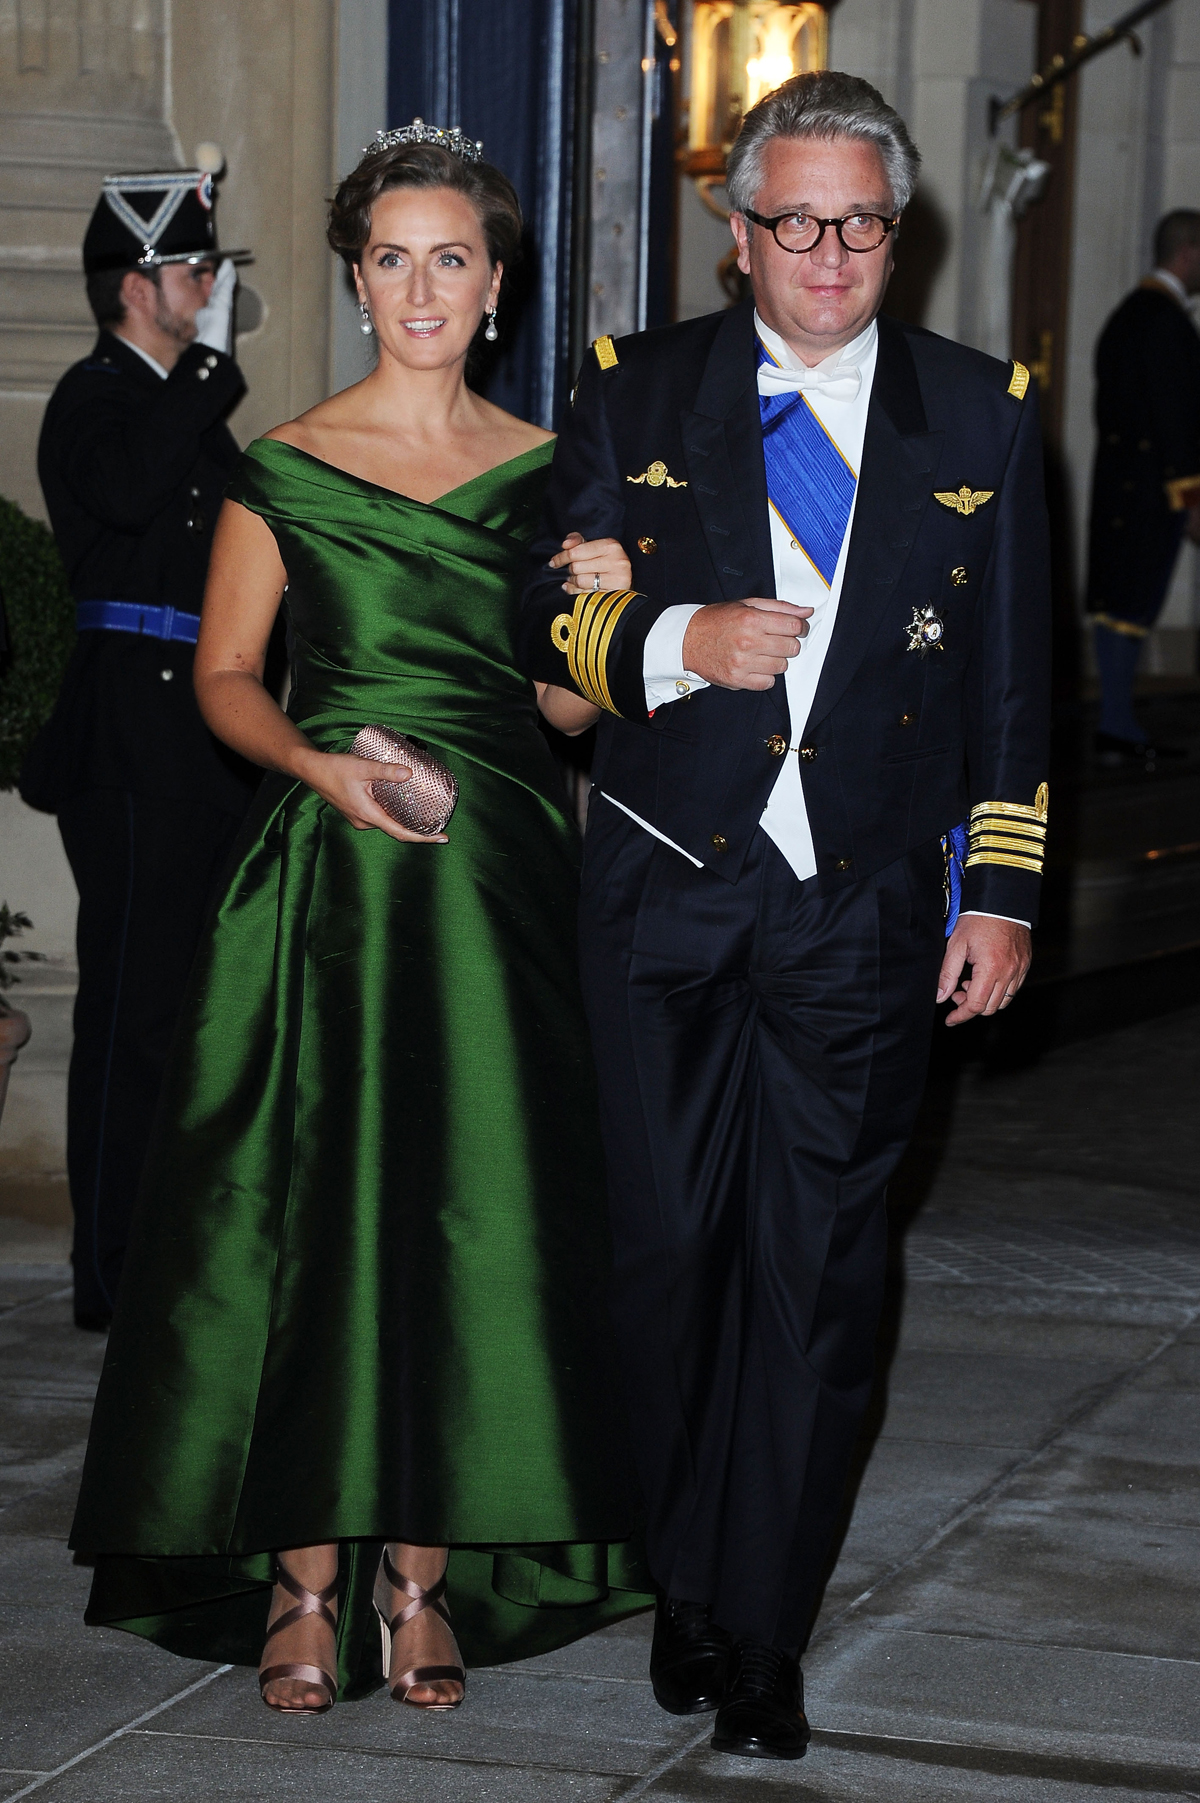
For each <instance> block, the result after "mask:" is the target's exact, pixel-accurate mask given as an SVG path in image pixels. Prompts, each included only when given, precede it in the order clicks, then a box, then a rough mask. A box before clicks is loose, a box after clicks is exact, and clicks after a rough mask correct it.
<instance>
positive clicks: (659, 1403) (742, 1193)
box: [580, 796, 945, 1649]
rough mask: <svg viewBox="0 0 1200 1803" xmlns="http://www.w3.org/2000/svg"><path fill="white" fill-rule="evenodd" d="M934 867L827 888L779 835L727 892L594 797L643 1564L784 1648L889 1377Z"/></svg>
mask: <svg viewBox="0 0 1200 1803" xmlns="http://www.w3.org/2000/svg"><path fill="white" fill-rule="evenodd" d="M942 879H943V860H942V854H941V849H940V846H939V845H938V844H936V843H935V844H933V845H930V846H927V847H922V848H921V849H920V850H918V851H915V852H912V853H910V854H909V855H908V856H907V857H905V858H903V859H901V860H900V861H898V862H897V863H895V864H893V865H891V866H890V867H889V868H888V869H886V870H884V871H882V872H880V874H879V875H877V876H875V877H873V878H870V879H868V880H867V881H865V882H862V883H859V884H856V885H855V886H854V887H853V888H849V889H842V890H839V891H838V892H837V893H836V894H834V895H830V896H825V897H822V896H819V895H818V894H817V885H816V881H815V879H814V880H812V881H809V882H804V883H801V882H799V881H797V879H796V877H795V875H794V874H793V872H792V871H791V869H790V868H789V866H788V865H787V863H786V862H785V861H784V859H783V857H782V856H781V854H780V853H779V852H778V850H777V849H776V847H775V846H774V844H773V843H772V841H771V840H770V839H768V838H767V836H766V834H765V833H762V832H760V833H759V834H758V835H757V836H756V840H755V843H754V847H753V849H752V851H751V854H750V857H749V859H748V861H747V864H746V868H745V870H744V872H743V874H742V877H741V880H740V881H739V882H738V883H737V884H736V885H733V886H731V885H730V884H728V883H726V882H724V881H722V879H721V878H719V877H717V876H715V875H714V874H713V873H712V872H710V871H708V870H697V869H696V868H695V867H694V866H693V865H691V864H690V863H689V862H688V861H687V860H686V859H684V858H683V857H681V856H680V855H679V853H678V852H675V851H672V850H671V849H670V848H668V847H667V846H664V845H662V844H661V843H660V842H658V841H657V840H655V839H654V838H652V837H651V835H650V834H648V833H646V832H644V831H643V830H642V829H641V828H640V827H638V826H637V825H636V824H634V822H632V821H630V820H629V819H628V818H627V817H626V816H625V815H624V814H622V813H621V812H620V811H619V810H618V809H617V808H615V807H613V806H612V804H611V803H609V802H607V801H605V800H603V799H601V798H600V797H598V796H597V797H595V799H594V801H593V805H592V809H591V816H590V819H589V824H588V836H587V840H586V849H585V858H584V883H583V904H582V913H581V922H580V931H581V956H582V969H583V981H584V996H585V1002H586V1005H587V1009H588V1017H589V1021H590V1024H591V1029H592V1035H593V1042H594V1047H595V1055H596V1063H597V1068H598V1073H599V1080H600V1092H601V1112H602V1124H603V1130H604V1140H605V1150H606V1155H607V1160H608V1167H609V1180H610V1198H611V1202H610V1206H611V1211H612V1231H613V1241H614V1286H613V1315H614V1320H615V1324H616V1329H617V1336H618V1342H619V1346H620V1350H621V1357H622V1360H623V1365H624V1374H625V1385H626V1391H627V1404H628V1409H629V1415H630V1419H631V1427H632V1434H633V1452H634V1459H635V1463H636V1465H637V1468H638V1473H639V1476H640V1479H641V1483H642V1488H643V1491H644V1494H645V1501H646V1508H647V1520H648V1555H649V1562H650V1569H651V1571H652V1572H653V1574H654V1576H655V1578H656V1580H657V1582H658V1583H659V1584H660V1585H661V1586H662V1587H663V1588H664V1589H666V1590H668V1591H669V1592H670V1593H671V1594H672V1595H674V1596H677V1597H682V1598H686V1599H689V1600H691V1601H694V1602H706V1603H711V1604H712V1605H713V1608H714V1613H715V1618H716V1620H717V1621H718V1622H719V1623H720V1624H721V1625H722V1626H724V1627H725V1628H727V1629H729V1630H730V1631H731V1632H732V1633H734V1634H738V1635H744V1636H746V1637H747V1638H749V1639H752V1640H756V1641H764V1642H768V1643H772V1644H774V1645H776V1646H780V1647H784V1648H789V1649H791V1648H794V1647H796V1646H798V1645H800V1644H801V1643H802V1641H803V1640H804V1638H805V1636H806V1634H807V1632H808V1629H809V1626H810V1624H811V1617H812V1613H813V1611H814V1609H815V1606H816V1603H817V1601H818V1598H819V1593H820V1583H821V1576H822V1569H823V1565H824V1562H825V1560H826V1558H827V1555H828V1552H829V1548H830V1544H831V1541H832V1536H833V1532H834V1529H835V1527H836V1524H837V1517H838V1512H839V1507H840V1504H841V1501H842V1496H843V1492H844V1489H845V1484H846V1477H847V1472H848V1468H849V1463H850V1458H851V1454H852V1452H853V1449H854V1443H855V1439H856V1437H857V1434H858V1431H859V1428H860V1426H861V1422H862V1417H863V1412H864V1409H865V1407H866V1403H867V1399H868V1395H869V1392H870V1386H871V1378H872V1371H873V1363H874V1342H875V1335H876V1329H877V1324H878V1319H879V1310H880V1304H881V1300H882V1292H883V1280H884V1266H885V1258H886V1222H885V1213H884V1192H885V1188H886V1185H887V1182H888V1178H889V1177H890V1175H891V1173H892V1171H893V1169H894V1168H895V1165H896V1163H897V1160H898V1159H899V1157H900V1154H901V1152H902V1151H903V1149H904V1146H905V1144H906V1142H907V1140H908V1137H909V1134H910V1133H911V1131H912V1124H913V1121H914V1118H915V1115H916V1111H917V1107H918V1104H919V1101H920V1097H921V1091H922V1088H923V1086H924V1082H925V1068H926V1064H927V1059H928V1049H929V1036H930V1029H931V1026H932V1021H933V1011H934V991H935V987H936V980H937V972H938V968H939V963H940V959H941V956H942V953H943V950H944V932H945V927H944V920H943V906H944V899H943V893H942Z"/></svg>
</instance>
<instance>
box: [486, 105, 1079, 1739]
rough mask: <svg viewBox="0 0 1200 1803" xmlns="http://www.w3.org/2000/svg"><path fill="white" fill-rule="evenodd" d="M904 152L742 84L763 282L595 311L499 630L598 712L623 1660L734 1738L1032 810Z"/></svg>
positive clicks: (794, 1566)
mask: <svg viewBox="0 0 1200 1803" xmlns="http://www.w3.org/2000/svg"><path fill="white" fill-rule="evenodd" d="M918 161H919V159H918V156H917V152H916V150H915V148H914V146H913V144H912V142H911V140H910V139H909V136H908V133H907V131H906V130H905V127H904V124H903V121H902V120H901V119H900V118H899V116H898V115H897V114H896V113H895V112H893V111H892V109H891V108H890V107H888V106H887V105H886V104H885V103H884V101H883V100H882V98H881V97H880V95H879V94H878V93H876V91H875V90H874V88H871V87H869V86H868V85H867V83H866V82H863V81H860V80H857V79H856V78H854V77H851V76H848V75H843V74H838V73H836V72H833V71H826V72H823V73H820V74H815V75H803V76H799V77H796V78H794V79H793V80H791V81H789V82H787V83H785V84H784V86H783V87H781V88H780V89H778V90H777V91H776V92H775V93H774V94H772V95H769V96H768V97H767V98H766V99H765V100H763V101H762V102H761V103H760V104H759V105H758V106H757V107H755V108H754V109H753V111H752V112H751V113H750V114H749V115H748V116H747V119H746V121H745V124H744V125H743V127H742V131H741V134H740V136H739V138H738V140H737V143H736V144H735V146H734V149H733V151H732V153H731V157H730V167H729V177H728V184H727V186H728V191H729V195H730V199H731V201H732V203H733V205H734V208H735V212H734V216H733V225H734V229H735V235H736V236H737V239H738V248H739V263H740V267H741V269H742V270H743V271H744V272H745V273H747V274H748V275H749V276H750V277H751V281H752V284H753V291H754V296H755V305H753V306H751V305H749V304H745V305H742V306H739V307H736V308H734V309H732V310H731V311H729V312H725V313H720V314H714V315H711V316H710V317H708V318H703V319H695V320H690V321H688V322H686V323H685V324H680V325H675V326H670V327H667V328H666V329H665V330H660V331H652V332H646V333H643V334H641V335H639V336H637V337H633V338H626V339H621V340H619V341H618V342H617V343H615V344H614V343H613V341H612V340H611V339H600V340H598V341H597V343H596V345H595V347H594V354H593V355H591V356H589V357H588V358H586V359H585V364H584V369H583V373H582V376H581V379H580V382H579V387H578V390H577V394H576V399H575V405H574V409H573V410H572V411H571V412H569V413H568V415H567V418H566V419H565V420H564V422H563V427H562V431H561V433H560V436H559V439H558V443H557V445H556V447H555V456H554V464H553V473H552V477H551V482H550V488H549V492H548V500H547V513H546V517H545V520H544V522H543V526H542V530H541V532H540V535H539V538H538V539H537V540H535V542H534V546H533V553H534V556H535V559H536V563H535V569H534V572H533V575H532V579H531V583H530V586H529V588H528V590H527V593H526V598H525V604H524V614H523V621H522V629H521V647H522V656H523V659H524V665H525V668H526V670H527V673H528V674H529V675H531V676H533V677H535V678H537V679H538V680H539V681H544V682H551V683H557V684H559V685H562V686H566V687H570V688H573V689H575V690H576V691H577V692H578V693H579V694H580V695H582V696H585V697H586V698H587V699H588V700H590V701H591V702H592V703H593V705H594V706H595V708H596V710H597V715H598V717H599V718H600V728H599V733H598V744H597V755H596V761H595V765H594V777H595V787H594V788H593V791H592V799H591V807H590V812H589V817H588V831H587V838H586V841H585V851H584V871H583V893H582V899H581V908H580V935H581V960H582V971H583V981H584V997H585V1002H586V1005H587V1009H588V1015H589V1020H590V1023H591V1028H592V1036H593V1043H594V1047H595V1053H596V1064H597V1070H598V1074H599V1080H600V1093H601V1123H602V1128H603V1132H604V1139H605V1150H606V1155H607V1161H608V1171H609V1196H610V1212H611V1219H612V1230H613V1246H614V1267H615V1269H614V1282H613V1291H612V1295H613V1304H612V1306H613V1316H614V1321H615V1324H616V1328H617V1334H618V1341H619V1344H620V1346H621V1349H622V1356H623V1358H624V1360H625V1376H626V1395H627V1403H628V1408H629V1414H630V1423H631V1430H632V1439H633V1451H634V1457H635V1461H636V1464H637V1469H638V1473H639V1476H640V1479H641V1483H642V1488H643V1491H644V1493H645V1499H646V1508H647V1551H648V1557H649V1562H650V1568H651V1570H652V1572H653V1574H654V1577H655V1579H656V1581H657V1583H658V1584H659V1586H660V1587H661V1590H662V1593H663V1594H662V1597H661V1599H660V1602H659V1608H658V1615H657V1619H656V1624H655V1636H654V1645H653V1649H652V1653H651V1677H652V1679H653V1683H654V1691H655V1695H656V1697H657V1698H658V1701H659V1702H660V1704H661V1705H662V1706H663V1707H664V1708H665V1709H668V1710H670V1711H673V1712H675V1713H678V1714H693V1713H699V1712H700V1711H702V1710H705V1709H714V1708H715V1709H717V1710H718V1714H717V1718H716V1726H715V1731H714V1736H713V1743H712V1744H713V1746H714V1747H715V1748H716V1749H718V1750H719V1751H724V1752H733V1753H739V1754H743V1755H748V1756H753V1757H773V1758H781V1759H794V1758H796V1757H798V1756H799V1755H800V1754H802V1753H803V1751H804V1748H805V1744H806V1742H807V1739H808V1727H807V1723H806V1721H805V1718H804V1714H803V1689H802V1686H801V1681H800V1672H799V1661H798V1654H799V1649H800V1647H801V1646H802V1644H803V1642H804V1640H805V1639H806V1637H807V1634H808V1631H809V1627H810V1624H811V1620H812V1615H813V1612H814V1610H815V1607H816V1604H817V1601H818V1599H819V1596H820V1588H821V1578H822V1574H823V1568H824V1565H825V1560H826V1558H827V1556H828V1552H829V1547H830V1543H831V1539H832V1535H833V1532H834V1527H835V1524H836V1521H837V1517H838V1513H839V1510H840V1506H841V1500H842V1493H843V1489H844V1485H845V1481H846V1475H847V1470H848V1467H849V1462H850V1458H851V1454H852V1451H853V1447H854V1443H855V1440H856V1438H857V1436H858V1433H859V1429H860V1426H861V1422H862V1417H863V1411H864V1409H865V1407H866V1402H867V1397H868V1395H869V1392H870V1387H871V1377H872V1367H873V1362H874V1342H875V1334H876V1326H877V1321H878V1316H879V1308H880V1303H881V1298H882V1293H883V1279H884V1266H885V1260H886V1248H887V1233H886V1224H885V1214H884V1196H885V1190H886V1185H887V1182H888V1179H889V1177H890V1175H891V1172H892V1170H893V1169H894V1167H895V1165H896V1162H897V1160H898V1158H899V1157H900V1154H901V1152H902V1150H903V1148H904V1145H905V1143H906V1141H907V1139H908V1136H909V1134H910V1132H911V1130H912V1123H913V1120H914V1118H915V1115H916V1111H917V1106H918V1103H919V1100H920V1096H921V1091H922V1088H923V1086H924V1081H925V1068H926V1063H927V1056H928V1048H929V1036H930V1030H931V1028H932V1025H933V1018H934V1008H935V1002H936V1001H938V1000H944V999H946V998H947V997H948V998H950V999H951V1001H952V1003H953V1004H954V1006H953V1011H952V1013H951V1014H950V1016H949V1019H950V1020H951V1021H952V1022H956V1021H960V1020H966V1019H969V1018H971V1017H972V1016H974V1015H977V1014H991V1013H993V1012H994V1011H995V1010H996V1009H997V1008H1001V1007H1004V1006H1006V1004H1007V1002H1008V1000H1009V999H1010V998H1011V996H1012V995H1013V993H1014V992H1015V991H1016V989H1017V988H1019V986H1020V984H1021V982H1022V980H1023V978H1024V975H1025V972H1026V970H1027V968H1028V964H1029V955H1030V950H1029V931H1028V923H1030V922H1032V921H1033V920H1034V919H1035V912H1036V907H1037V897H1038V888H1039V882H1040V876H1041V868H1042V850H1043V842H1044V839H1045V833H1046V815H1047V800H1048V798H1047V792H1046V784H1045V775H1046V763H1047V756H1048V738H1049V701H1048V689H1049V579H1048V532H1047V519H1046V506H1045V499H1044V492H1043V478H1042V456H1041V441H1040V437H1039V432H1038V421H1037V415H1036V403H1035V399H1034V396H1033V394H1032V393H1031V392H1030V388H1029V372H1028V371H1027V370H1026V369H1024V368H1023V367H1022V366H1021V365H1019V364H1017V365H1014V364H1005V363H999V362H996V361H995V360H994V359H992V358H990V357H985V356H983V355H981V354H980V353H979V352H977V351H974V350H970V349H967V348H965V347H963V346H961V345H958V344H953V343H951V342H949V341H948V340H947V339H945V338H939V337H935V336H934V335H933V334H932V333H929V332H922V331H919V330H917V329H915V328H910V327H907V326H902V325H899V324H897V323H896V322H894V321H891V320H886V319H879V320H877V319H876V315H877V313H878V310H879V307H880V304H881V302H882V299H883V294H884V290H885V287H886V285H887V280H888V276H889V274H890V271H891V252H890V243H891V235H892V231H893V229H894V227H895V224H896V221H897V218H898V216H899V214H900V212H901V211H902V209H903V207H904V205H905V203H906V201H907V199H908V197H909V195H910V194H911V192H912V188H913V184H914V182H915V179H916V170H917V164H918ZM570 532H579V533H581V534H583V536H584V538H585V539H588V540H596V539H603V538H605V537H606V536H610V535H611V537H612V538H615V539H618V540H619V541H620V542H621V544H622V545H624V546H625V547H626V550H627V552H628V554H629V556H630V559H631V562H632V564H633V569H634V584H635V586H634V587H632V588H631V589H629V590H627V591H623V592H617V593H613V592H607V593H606V592H604V590H603V589H602V588H601V587H600V583H599V581H598V580H596V579H594V571H593V568H592V567H590V566H589V562H588V556H587V554H586V552H583V551H580V550H578V549H577V550H576V551H571V550H570V549H568V550H567V551H565V552H563V553H561V554H558V547H559V546H560V545H562V544H563V542H564V538H565V537H566V535H567V534H568V533H570ZM568 563H569V564H570V566H571V572H572V583H571V585H570V587H569V589H568V590H567V592H566V593H564V588H563V584H562V581H561V577H562V571H563V567H564V565H566V564H568ZM580 591H582V592H580ZM963 821H967V822H969V838H970V845H969V851H968V855H967V858H966V868H965V875H964V878H963V891H962V910H963V911H962V913H961V914H960V915H959V918H958V923H957V926H956V927H955V928H954V930H953V933H952V934H951V936H950V939H949V941H948V942H947V939H946V921H945V903H944V896H943V883H944V879H945V875H946V864H945V858H944V854H943V849H942V838H943V835H945V834H947V833H949V832H950V830H951V829H953V828H955V827H956V826H957V825H958V824H959V823H961V822H963ZM965 965H969V966H970V976H969V979H968V978H967V976H966V974H965V969H964V966H965ZM731 1640H732V1642H733V1646H732V1651H731V1645H730V1643H731Z"/></svg>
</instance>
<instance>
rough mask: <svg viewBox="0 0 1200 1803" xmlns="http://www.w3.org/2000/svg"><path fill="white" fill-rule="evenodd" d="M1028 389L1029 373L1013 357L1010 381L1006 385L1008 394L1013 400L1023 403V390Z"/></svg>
mask: <svg viewBox="0 0 1200 1803" xmlns="http://www.w3.org/2000/svg"><path fill="white" fill-rule="evenodd" d="M1028 387H1029V371H1028V370H1027V369H1026V367H1025V365H1024V364H1023V363H1018V362H1017V360H1016V358H1015V357H1014V358H1013V372H1012V381H1011V382H1010V383H1009V385H1008V392H1009V394H1011V395H1012V397H1013V399H1014V400H1017V401H1023V400H1024V399H1025V390H1026V389H1027V388H1028Z"/></svg>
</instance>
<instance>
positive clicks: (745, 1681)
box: [712, 1640, 809, 1759]
mask: <svg viewBox="0 0 1200 1803" xmlns="http://www.w3.org/2000/svg"><path fill="white" fill-rule="evenodd" d="M808 1739H809V1727H808V1718H807V1716H806V1715H805V1713H804V1678H803V1676H802V1674H801V1671H800V1661H799V1659H796V1658H793V1656H792V1655H791V1654H790V1653H781V1652H780V1651H779V1649H778V1647H773V1646H756V1645H755V1644H754V1643H753V1642H751V1641H745V1640H742V1641H739V1642H738V1644H737V1645H736V1646H735V1647H734V1649H733V1658H732V1660H731V1661H730V1666H729V1689H728V1690H727V1692H726V1693H725V1701H724V1702H723V1703H722V1704H721V1707H720V1709H719V1710H718V1711H717V1719H716V1723H715V1725H714V1728H713V1737H712V1747H713V1751H714V1752H715V1753H740V1754H741V1755H742V1757H743V1758H745V1759H803V1757H804V1754H805V1751H806V1750H807V1747H808Z"/></svg>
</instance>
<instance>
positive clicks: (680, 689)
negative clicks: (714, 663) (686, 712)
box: [675, 682, 692, 701]
mask: <svg viewBox="0 0 1200 1803" xmlns="http://www.w3.org/2000/svg"><path fill="white" fill-rule="evenodd" d="M691 692H692V685H691V683H690V682H677V683H676V684H675V693H676V694H677V695H679V696H681V697H682V699H683V700H684V701H686V700H687V698H688V696H689V695H690V694H691Z"/></svg>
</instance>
